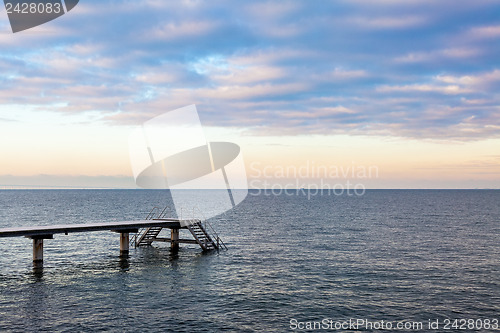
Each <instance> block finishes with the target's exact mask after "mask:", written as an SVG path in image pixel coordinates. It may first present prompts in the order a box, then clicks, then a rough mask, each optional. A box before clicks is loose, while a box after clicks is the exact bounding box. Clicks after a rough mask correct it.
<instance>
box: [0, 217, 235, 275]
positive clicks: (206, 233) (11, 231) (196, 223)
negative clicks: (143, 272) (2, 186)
mask: <svg viewBox="0 0 500 333" xmlns="http://www.w3.org/2000/svg"><path fill="white" fill-rule="evenodd" d="M166 211H167V209H166V208H165V209H163V211H161V212H160V209H159V208H157V207H154V208H153V209H152V210H151V212H150V213H149V214H148V215H147V217H146V219H144V220H131V221H114V222H102V223H88V224H61V225H51V226H33V227H15V228H1V229H0V238H5V237H23V236H24V237H26V238H30V239H32V240H33V263H34V265H35V266H42V264H43V240H44V239H53V238H54V235H55V234H65V235H68V234H70V233H77V232H93V231H112V232H116V233H119V234H120V256H125V257H126V256H128V254H129V248H130V245H132V246H134V247H139V246H147V245H151V244H152V243H153V242H170V246H171V249H172V250H176V249H178V248H179V244H180V243H186V244H198V245H199V246H200V247H201V248H202V250H203V251H211V250H221V249H223V250H227V246H226V244H224V242H223V241H222V239H221V238H220V237H219V235H218V234H217V233H216V232H215V230H214V229H213V227H212V226H211V225H210V223H209V222H208V221H206V220H205V221H202V220H200V219H174V218H167V217H165V214H166ZM163 229H170V237H169V238H167V237H159V235H160V232H161V231H162V230H163ZM180 229H188V230H189V232H190V233H191V235H192V236H193V239H181V238H179V230H180ZM130 234H133V236H132V237H130Z"/></svg>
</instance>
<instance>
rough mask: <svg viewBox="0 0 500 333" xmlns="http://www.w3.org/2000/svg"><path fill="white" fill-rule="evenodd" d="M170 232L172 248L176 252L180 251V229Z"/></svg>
mask: <svg viewBox="0 0 500 333" xmlns="http://www.w3.org/2000/svg"><path fill="white" fill-rule="evenodd" d="M170 230H171V231H170V248H171V249H172V250H174V251H176V250H179V229H174V228H172V229H170Z"/></svg>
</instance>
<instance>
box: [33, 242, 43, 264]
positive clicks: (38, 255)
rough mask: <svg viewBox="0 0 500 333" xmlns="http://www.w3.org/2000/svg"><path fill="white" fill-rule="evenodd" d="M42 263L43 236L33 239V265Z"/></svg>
mask: <svg viewBox="0 0 500 333" xmlns="http://www.w3.org/2000/svg"><path fill="white" fill-rule="evenodd" d="M41 263H43V238H34V239H33V265H37V266H38V265H40V264H41Z"/></svg>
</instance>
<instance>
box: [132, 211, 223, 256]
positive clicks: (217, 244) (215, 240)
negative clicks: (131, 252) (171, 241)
mask: <svg viewBox="0 0 500 333" xmlns="http://www.w3.org/2000/svg"><path fill="white" fill-rule="evenodd" d="M169 212H170V211H169V209H168V206H167V207H165V208H163V210H162V211H160V208H158V207H153V209H151V211H150V212H149V214H148V215H147V216H146V220H159V219H164V218H166V216H167V214H168V213H169ZM181 216H182V210H181ZM181 220H182V217H181ZM191 221H192V222H191V223H190V224H188V225H187V228H188V230H189V231H190V232H191V234H192V235H193V237H194V239H195V240H196V243H198V245H200V247H201V248H202V250H203V251H210V250H221V249H222V250H227V246H226V244H224V242H223V241H222V239H221V238H220V237H219V235H218V234H217V232H215V230H214V228H213V227H212V225H211V224H210V223H208V221H207V220H204V221H203V222H202V221H201V220H199V219H195V220H191ZM162 229H163V228H162V227H149V228H143V229H140V230H139V231H138V232H137V233H136V234H135V235H134V236H133V237H132V238H131V240H130V244H131V245H133V246H134V247H138V246H143V245H151V243H152V242H153V241H154V240H155V239H156V237H157V236H158V235H159V234H160V232H161V231H162Z"/></svg>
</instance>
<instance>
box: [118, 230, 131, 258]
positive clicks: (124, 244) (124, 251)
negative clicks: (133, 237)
mask: <svg viewBox="0 0 500 333" xmlns="http://www.w3.org/2000/svg"><path fill="white" fill-rule="evenodd" d="M128 247H129V233H128V232H121V233H120V256H122V257H126V256H128Z"/></svg>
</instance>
